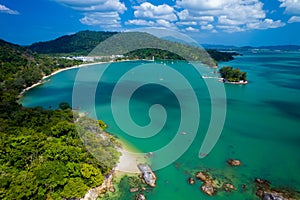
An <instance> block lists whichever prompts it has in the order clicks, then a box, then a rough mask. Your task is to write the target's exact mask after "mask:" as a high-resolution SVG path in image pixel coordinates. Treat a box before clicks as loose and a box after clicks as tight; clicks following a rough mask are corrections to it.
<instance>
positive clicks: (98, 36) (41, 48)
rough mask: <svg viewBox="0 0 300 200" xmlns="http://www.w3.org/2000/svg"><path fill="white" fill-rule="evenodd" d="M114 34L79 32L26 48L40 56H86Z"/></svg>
mask: <svg viewBox="0 0 300 200" xmlns="http://www.w3.org/2000/svg"><path fill="white" fill-rule="evenodd" d="M115 34H117V32H103V31H102V32H99V31H80V32H78V33H75V34H72V35H65V36H61V37H59V38H57V39H54V40H50V41H46V42H37V43H33V44H32V45H30V46H28V48H29V49H30V50H32V51H34V52H37V53H41V54H62V53H66V54H67V53H74V54H78V55H79V54H80V55H87V54H88V53H89V52H90V51H92V50H93V49H94V48H95V47H96V46H97V45H98V44H99V43H101V42H103V41H104V40H106V39H107V38H109V37H111V36H113V35H115Z"/></svg>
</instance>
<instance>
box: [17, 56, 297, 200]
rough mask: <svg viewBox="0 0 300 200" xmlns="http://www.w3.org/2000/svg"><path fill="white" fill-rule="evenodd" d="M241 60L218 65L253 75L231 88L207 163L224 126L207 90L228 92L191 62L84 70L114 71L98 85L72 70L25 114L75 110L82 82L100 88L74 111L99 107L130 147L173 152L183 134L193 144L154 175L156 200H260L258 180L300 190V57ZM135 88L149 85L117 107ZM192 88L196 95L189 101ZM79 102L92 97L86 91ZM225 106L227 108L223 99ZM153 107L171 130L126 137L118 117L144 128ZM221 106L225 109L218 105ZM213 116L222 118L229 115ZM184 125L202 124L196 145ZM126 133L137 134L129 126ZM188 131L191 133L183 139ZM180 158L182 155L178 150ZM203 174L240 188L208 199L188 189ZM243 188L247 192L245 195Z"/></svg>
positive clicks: (30, 98) (27, 98)
mask: <svg viewBox="0 0 300 200" xmlns="http://www.w3.org/2000/svg"><path fill="white" fill-rule="evenodd" d="M241 53H243V56H237V57H235V59H234V60H233V61H230V62H224V63H220V64H219V66H220V67H221V66H227V65H230V66H233V67H238V68H240V69H241V70H242V71H246V72H247V76H248V79H249V84H248V85H231V84H225V85H224V87H225V88H224V89H225V91H226V100H227V101H226V105H227V107H226V118H225V124H224V127H223V129H222V132H221V136H220V138H219V139H218V141H217V143H216V145H215V146H214V148H213V149H212V151H211V152H210V153H209V154H208V155H207V156H205V157H204V158H201V159H200V158H199V156H198V154H199V149H200V146H201V144H202V142H203V140H204V137H205V135H206V133H207V130H208V127H209V125H210V124H211V125H212V126H214V124H215V125H216V126H217V125H219V124H220V123H221V122H220V121H218V120H216V121H212V122H211V115H212V111H211V110H212V105H213V104H212V103H211V96H210V94H211V93H210V91H209V89H208V85H207V84H208V83H214V84H220V86H221V85H222V87H223V83H221V82H218V79H217V78H204V79H203V78H202V76H204V77H215V76H216V74H215V73H214V70H213V69H207V68H205V67H203V66H201V65H197V64H196V65H195V66H193V65H191V64H189V63H187V62H184V61H155V62H147V61H132V62H120V63H112V64H110V65H109V66H107V65H94V66H89V67H86V68H85V69H80V70H85V71H84V73H87V74H86V75H87V77H89V75H90V76H91V77H93V75H95V74H97V73H98V72H99V70H102V69H103V68H107V70H106V71H105V72H104V73H103V74H102V77H101V78H100V80H99V81H98V80H97V81H95V80H94V79H93V78H91V79H88V80H87V81H83V80H79V81H78V78H77V79H76V75H77V72H78V71H79V69H72V70H68V71H64V72H61V73H59V74H57V75H55V76H53V77H51V78H49V79H48V80H47V82H46V83H45V84H43V85H41V86H38V87H36V88H34V89H32V90H30V91H28V92H26V94H25V95H24V97H23V98H22V104H23V105H24V106H26V107H35V106H42V107H44V108H46V109H53V108H56V107H57V106H58V104H59V103H60V102H69V103H70V104H71V105H72V91H73V86H74V82H75V79H76V83H75V85H76V84H79V85H81V86H82V85H83V86H84V87H86V88H87V90H86V91H88V90H89V89H90V88H92V87H93V86H94V85H96V86H98V87H97V90H96V92H95V94H94V95H95V97H93V98H92V99H93V102H92V103H91V104H89V103H86V104H83V105H73V106H78V108H79V109H80V111H82V112H84V111H88V112H90V113H91V115H94V114H92V110H93V109H94V108H95V111H96V114H97V118H99V119H103V120H104V121H105V122H106V123H107V124H108V125H109V129H108V131H109V132H111V133H112V134H114V135H115V136H117V137H118V138H120V139H121V140H123V141H124V142H125V143H127V145H129V146H133V147H135V148H136V149H138V150H139V151H141V152H145V153H147V152H156V151H157V150H159V149H162V148H164V147H165V146H167V144H168V143H169V142H170V141H171V140H172V139H173V138H174V137H175V136H176V135H178V133H179V134H181V136H180V137H182V138H183V140H184V137H187V138H189V139H190V140H191V141H189V143H188V144H190V146H187V150H186V151H184V153H183V155H181V156H180V155H179V156H180V157H179V158H178V159H175V161H174V162H171V163H170V164H169V165H167V166H166V167H163V168H161V169H159V170H157V171H156V172H155V173H156V175H157V187H156V188H155V189H154V190H153V191H150V192H149V193H147V194H146V196H147V199H149V200H160V199H161V200H162V199H173V200H182V199H190V200H193V199H256V198H257V197H255V192H254V190H253V185H254V184H253V181H254V178H256V177H259V178H263V179H267V180H269V181H270V182H271V183H272V185H273V186H277V187H288V188H292V189H295V190H298V191H300V173H299V171H300V153H299V152H300V52H257V53H252V52H241ZM141 66H142V67H141ZM139 67H141V68H140V69H141V70H140V71H141V72H143V70H145V71H144V74H143V75H142V76H141V75H139V73H138V70H137V68H139ZM147 67H148V68H151V67H157V70H152V72H153V73H152V72H149V70H147ZM164 68H166V69H168V70H169V69H170V68H172V69H174V70H175V71H176V72H178V73H180V74H182V77H181V78H184V79H186V80H187V81H188V82H189V85H182V82H181V81H179V79H180V78H178V77H177V74H176V73H173V72H174V71H172V73H170V74H171V75H170V76H168V75H167V74H166V72H168V70H166V71H164ZM199 71H200V72H201V74H200V73H199ZM126 73H127V74H130V73H131V74H132V77H130V76H127V77H122V76H123V75H124V74H126ZM135 73H136V75H137V76H136V77H134V74H135ZM155 76H156V77H157V81H155V79H153V80H154V81H153V80H152V82H151V81H150V82H149V83H148V84H144V83H143V80H146V79H147V78H153V77H155ZM172 76H174V77H172ZM120 79H122V80H123V81H122V82H121V84H120V85H119V86H118V87H119V90H118V91H116V92H115V93H114V95H115V96H114V98H115V99H117V102H115V104H114V107H113V109H114V111H113V109H112V106H111V104H112V95H113V92H114V88H115V87H116V86H117V85H116V83H117V82H118V81H119V80H120ZM168 82H172V84H171V83H170V84H169V83H168ZM162 83H163V84H162ZM135 84H137V85H138V84H144V85H142V86H141V87H138V88H136V90H135V91H134V92H133V93H132V95H131V97H130V99H129V100H128V101H127V103H128V104H126V103H125V104H124V103H119V102H118V101H123V100H124V101H126V98H127V97H128V91H129V90H130V89H132V88H134V87H133V85H135ZM169 86H170V88H168V87H169ZM171 86H172V88H171ZM190 87H191V88H190ZM190 89H192V91H193V92H194V93H191V94H190V93H189V92H188V91H189V90H190ZM122 91H124V92H123V93H122ZM193 94H195V95H196V99H197V101H198V104H199V105H198V108H193V107H190V106H194V104H193V102H194V100H195V99H193V98H194V97H193V96H190V95H193ZM178 96H179V97H180V98H182V99H183V100H184V102H181V101H182V99H180V98H179V99H178V98H177V97H178ZM76 98H77V97H76ZM79 98H81V99H84V98H87V97H86V96H85V92H83V95H82V96H81V97H79ZM87 99H88V98H87ZM189 102H191V103H189ZM220 102H223V103H224V101H222V100H220ZM73 103H74V102H73ZM154 104H160V105H161V106H163V107H164V109H165V110H164V111H161V110H158V112H153V113H152V114H153V115H152V116H153V118H152V120H153V124H152V125H154V127H155V125H157V126H158V125H159V124H160V123H159V122H155V119H159V120H163V116H164V114H166V123H165V125H164V126H163V127H162V128H161V129H159V128H157V130H158V133H157V134H156V135H153V136H151V137H148V138H143V132H142V131H140V132H139V133H135V135H129V134H127V133H126V131H124V130H123V129H122V128H121V127H120V126H119V125H120V124H124V123H125V124H126V123H130V120H129V119H128V118H127V117H124V118H123V119H122V118H121V119H120V117H119V116H117V117H115V116H114V114H116V113H117V112H118V110H121V112H122V111H123V109H124V106H126V108H128V110H129V112H130V115H131V118H132V121H134V123H136V124H137V125H139V126H146V125H148V124H149V123H150V122H151V119H150V117H149V109H150V107H151V106H152V105H154ZM118 106H120V107H118ZM122 106H123V107H122ZM213 106H215V107H216V105H213ZM218 106H223V104H222V103H220V105H219V104H217V107H218ZM182 107H184V108H182ZM214 109H216V110H217V111H218V109H222V108H214ZM197 110H199V113H200V118H199V120H198V119H197V116H196V117H195V114H197ZM183 115H184V116H183ZM120 116H123V115H120ZM124 116H126V115H124ZM92 117H95V116H92ZM116 118H118V119H116ZM116 120H119V122H116ZM182 120H185V121H187V123H186V124H191V126H194V125H195V124H196V125H199V127H198V129H197V132H196V135H195V138H193V137H190V136H189V134H191V133H190V132H189V128H190V127H185V128H183V129H181V130H180V132H178V129H180V126H181V121H182ZM220 120H221V119H220ZM127 129H130V126H129V127H127ZM182 130H187V131H185V132H184V133H182V132H181V131H182ZM148 131H149V130H148ZM191 131H192V130H191ZM145 134H146V132H145ZM147 134H148V132H147ZM178 151H181V149H180V148H179V147H178ZM168 153H169V154H168V155H169V156H170V157H172V156H173V155H176V153H178V152H177V150H176V148H172V149H171V150H170V151H169V152H168ZM153 156H154V157H155V156H156V154H155V153H154V154H153ZM228 158H235V159H240V160H241V161H242V163H243V164H242V166H240V167H235V168H233V167H230V166H229V165H228V164H227V163H226V160H227V159H228ZM166 160H167V159H166ZM199 170H209V171H210V173H211V174H213V175H214V177H215V178H217V179H218V178H219V179H225V177H226V178H227V179H228V182H231V183H233V185H234V186H235V187H237V191H234V192H232V193H226V192H222V191H220V192H218V194H217V195H216V196H214V197H208V196H207V195H205V194H203V193H202V192H201V190H200V187H201V183H200V181H196V184H195V185H189V184H188V183H187V179H188V178H189V177H193V176H194V173H195V172H196V171H199ZM242 184H246V185H247V188H246V190H245V191H243V190H242V188H241V185H242Z"/></svg>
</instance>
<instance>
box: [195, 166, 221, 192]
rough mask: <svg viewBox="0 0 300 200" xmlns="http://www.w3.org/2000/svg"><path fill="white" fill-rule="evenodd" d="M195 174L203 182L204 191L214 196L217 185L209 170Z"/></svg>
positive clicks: (202, 188)
mask: <svg viewBox="0 0 300 200" xmlns="http://www.w3.org/2000/svg"><path fill="white" fill-rule="evenodd" d="M195 176H196V178H197V179H199V180H201V181H202V182H203V184H202V186H201V190H202V192H204V193H205V194H207V195H209V196H214V195H215V194H216V193H217V186H216V185H215V184H214V181H213V179H212V177H210V175H209V174H208V173H207V172H197V173H196V175H195Z"/></svg>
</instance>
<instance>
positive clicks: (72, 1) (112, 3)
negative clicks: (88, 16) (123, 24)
mask: <svg viewBox="0 0 300 200" xmlns="http://www.w3.org/2000/svg"><path fill="white" fill-rule="evenodd" d="M56 1H57V2H59V3H62V4H64V5H66V6H69V7H71V8H73V9H75V10H80V11H93V12H95V11H101V12H103V11H105V12H111V11H116V12H118V13H124V11H126V10H127V8H126V6H125V4H124V3H121V2H120V1H119V0H109V1H107V0H87V1H83V0H56Z"/></svg>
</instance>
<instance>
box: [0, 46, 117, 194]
mask: <svg viewBox="0 0 300 200" xmlns="http://www.w3.org/2000/svg"><path fill="white" fill-rule="evenodd" d="M68 62H70V61H67V60H64V59H58V58H51V57H47V56H41V55H38V54H36V53H32V52H31V51H30V50H28V49H26V48H24V47H20V46H18V45H14V44H10V43H8V42H5V41H3V40H0V63H1V65H0V66H1V67H0V70H1V71H0V78H1V82H0V84H1V87H0V199H3V200H11V199H78V198H80V197H83V196H84V195H85V193H86V192H87V191H88V190H89V189H90V188H92V187H96V186H99V185H101V183H102V182H103V179H104V175H106V174H107V173H109V172H110V170H111V169H112V168H113V167H114V166H115V164H116V162H117V160H118V158H119V153H118V152H117V151H116V149H115V146H116V145H117V144H116V142H115V140H114V138H112V137H110V136H109V135H106V133H105V132H104V131H103V130H102V129H101V128H99V126H97V124H98V122H97V121H94V120H92V119H89V118H85V117H81V118H79V116H76V118H77V121H78V123H77V124H76V126H75V124H74V118H73V113H72V111H71V109H70V108H69V106H68V105H67V104H66V103H62V104H60V105H59V109H57V110H51V109H50V110H43V109H42V108H24V107H22V106H21V105H19V104H18V103H17V102H16V99H17V96H18V94H19V92H20V91H21V90H22V89H23V88H24V87H26V86H30V85H31V84H33V83H35V82H37V81H38V80H39V79H40V78H41V77H42V76H43V74H47V73H50V72H52V71H53V70H55V69H56V68H59V67H66V66H68V65H73V64H74V63H68ZM77 130H81V131H80V132H78V131H77ZM78 133H80V136H81V138H85V143H86V144H89V146H92V147H94V148H93V149H92V150H91V149H89V150H91V151H92V152H93V155H99V156H100V157H101V159H100V160H98V159H95V158H94V156H93V155H92V154H91V153H90V152H91V151H88V150H87V149H86V146H85V145H83V143H82V140H81V138H80V137H79V134H78ZM101 134H105V135H106V137H99V135H101Z"/></svg>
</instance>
